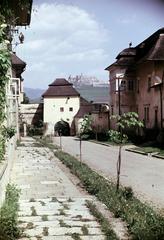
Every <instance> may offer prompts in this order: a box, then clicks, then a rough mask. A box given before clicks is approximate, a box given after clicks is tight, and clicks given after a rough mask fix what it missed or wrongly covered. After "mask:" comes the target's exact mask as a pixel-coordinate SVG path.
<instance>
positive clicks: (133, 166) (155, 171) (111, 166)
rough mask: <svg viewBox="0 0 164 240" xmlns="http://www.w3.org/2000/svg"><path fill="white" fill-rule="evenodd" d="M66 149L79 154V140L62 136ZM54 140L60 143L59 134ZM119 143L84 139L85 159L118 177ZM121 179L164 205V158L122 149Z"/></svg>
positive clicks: (151, 201) (104, 172)
mask: <svg viewBox="0 0 164 240" xmlns="http://www.w3.org/2000/svg"><path fill="white" fill-rule="evenodd" d="M61 142H62V148H63V150H64V151H66V152H68V153H70V154H72V155H73V156H75V157H79V140H78V139H77V138H74V137H62V140H61ZM54 143H55V144H57V145H60V141H59V137H54ZM117 159H118V147H117V146H103V145H100V144H97V143H93V142H89V141H83V142H82V161H84V162H86V163H87V164H88V165H89V166H90V167H91V168H93V169H95V170H96V171H98V172H99V173H101V174H102V175H104V176H105V177H107V178H112V179H116V162H117ZM121 183H122V184H123V185H125V186H131V187H132V188H133V190H134V191H135V193H136V194H137V195H138V196H139V197H140V199H141V200H146V201H149V202H150V203H152V204H153V205H155V206H157V207H159V208H164V160H162V159H157V158H153V157H150V156H144V155H140V154H137V153H132V152H128V151H125V150H123V151H122V167H121Z"/></svg>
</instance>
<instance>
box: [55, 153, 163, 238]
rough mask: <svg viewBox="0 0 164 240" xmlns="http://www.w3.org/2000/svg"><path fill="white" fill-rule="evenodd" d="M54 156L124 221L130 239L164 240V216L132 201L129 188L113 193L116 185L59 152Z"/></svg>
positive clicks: (135, 199)
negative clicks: (130, 236) (130, 235)
mask: <svg viewBox="0 0 164 240" xmlns="http://www.w3.org/2000/svg"><path fill="white" fill-rule="evenodd" d="M54 154H55V156H56V157H58V158H59V159H60V160H61V161H62V162H63V163H64V164H65V165H66V166H67V167H69V168H70V169H71V172H72V173H74V174H75V175H76V176H78V177H79V179H80V180H81V182H82V184H83V185H84V186H85V188H86V190H87V191H88V192H89V193H91V194H94V195H95V196H96V197H97V198H98V199H99V200H100V201H102V202H103V203H104V204H105V205H106V206H107V207H108V208H109V209H110V210H111V211H112V212H113V213H114V215H115V216H116V217H120V218H122V219H123V221H126V223H127V225H128V229H129V233H130V234H132V239H133V240H159V239H164V217H162V216H161V215H159V214H157V213H156V212H155V211H154V210H153V209H152V208H151V207H149V206H148V205H146V204H144V203H142V202H140V201H139V200H138V199H137V198H135V197H134V196H133V193H132V190H131V189H130V188H120V189H119V190H118V192H116V184H114V183H113V182H110V181H108V180H106V179H104V178H103V177H102V176H100V175H99V174H97V173H96V172H94V171H93V170H92V169H90V168H89V167H88V166H87V165H86V164H84V163H81V162H79V161H78V160H77V159H76V158H75V157H73V156H70V155H69V154H67V153H64V152H62V151H56V152H55V153H54Z"/></svg>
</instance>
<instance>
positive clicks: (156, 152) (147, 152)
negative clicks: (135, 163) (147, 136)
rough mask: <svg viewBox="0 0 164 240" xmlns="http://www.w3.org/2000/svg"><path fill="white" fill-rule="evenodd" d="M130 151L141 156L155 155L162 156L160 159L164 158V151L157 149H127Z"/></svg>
mask: <svg viewBox="0 0 164 240" xmlns="http://www.w3.org/2000/svg"><path fill="white" fill-rule="evenodd" d="M129 150H130V151H131V150H132V151H137V152H139V153H143V154H145V155H147V154H149V153H150V154H153V153H154V154H155V155H157V156H159V157H160V156H162V157H164V149H160V148H158V147H135V148H131V149H129Z"/></svg>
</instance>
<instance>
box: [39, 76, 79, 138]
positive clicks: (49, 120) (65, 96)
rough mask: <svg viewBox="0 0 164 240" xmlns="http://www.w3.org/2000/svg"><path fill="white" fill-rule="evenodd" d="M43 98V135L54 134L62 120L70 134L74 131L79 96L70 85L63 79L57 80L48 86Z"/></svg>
mask: <svg viewBox="0 0 164 240" xmlns="http://www.w3.org/2000/svg"><path fill="white" fill-rule="evenodd" d="M42 97H43V105H44V110H43V122H44V124H46V133H45V134H54V133H55V131H54V129H55V125H56V124H57V123H58V122H60V121H61V120H63V121H64V122H67V123H68V124H69V127H70V130H71V133H72V134H73V133H74V131H75V127H74V116H75V115H76V113H77V112H78V110H79V108H80V94H79V93H78V92H77V91H76V89H74V87H73V85H72V83H69V82H68V81H67V80H66V79H64V78H57V79H56V80H55V81H54V82H53V83H51V84H50V85H49V88H48V89H47V91H46V92H45V93H44V94H43V95H42Z"/></svg>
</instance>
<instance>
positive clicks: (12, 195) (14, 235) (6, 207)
mask: <svg viewBox="0 0 164 240" xmlns="http://www.w3.org/2000/svg"><path fill="white" fill-rule="evenodd" d="M19 195H20V191H19V190H18V189H17V188H16V186H15V185H10V184H8V186H7V188H6V198H5V202H4V204H3V206H2V207H1V209H0V240H15V239H18V237H19V236H20V230H19V228H18V210H19V204H18V200H19Z"/></svg>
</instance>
